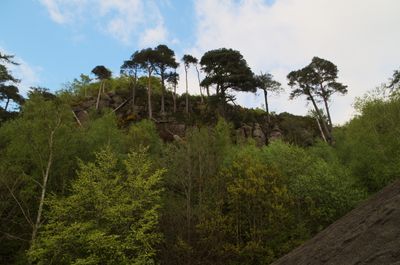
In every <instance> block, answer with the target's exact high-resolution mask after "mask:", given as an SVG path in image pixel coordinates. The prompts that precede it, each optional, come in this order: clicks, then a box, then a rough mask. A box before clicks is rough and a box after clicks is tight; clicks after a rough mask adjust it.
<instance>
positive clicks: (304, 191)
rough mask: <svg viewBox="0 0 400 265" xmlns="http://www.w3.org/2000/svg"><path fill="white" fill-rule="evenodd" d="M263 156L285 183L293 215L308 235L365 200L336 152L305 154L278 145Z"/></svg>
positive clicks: (319, 149)
mask: <svg viewBox="0 0 400 265" xmlns="http://www.w3.org/2000/svg"><path fill="white" fill-rule="evenodd" d="M321 154H324V155H323V156H322V157H321V156H320V155H321ZM263 156H265V159H266V163H268V164H270V165H271V166H272V167H273V168H275V169H276V170H277V171H278V172H280V173H281V174H282V175H283V176H284V177H285V178H286V179H287V185H288V189H289V191H290V196H291V198H293V200H294V202H295V204H296V207H295V208H294V209H293V210H294V214H295V216H297V218H300V219H301V220H302V221H303V222H304V225H305V226H306V228H307V229H308V230H309V233H310V234H313V233H315V232H318V231H319V230H321V229H322V228H324V227H326V226H327V225H328V224H330V223H332V222H333V221H334V220H336V219H338V218H339V217H341V216H342V215H343V214H345V213H346V212H348V211H349V210H350V209H352V208H353V207H354V206H355V205H356V204H357V203H358V202H359V201H360V200H362V199H363V198H364V196H365V193H364V192H363V190H362V189H360V188H358V187H357V186H356V183H355V179H354V178H352V176H351V175H350V174H349V172H348V171H347V170H346V168H345V167H343V166H341V165H340V163H339V159H338V158H337V157H336V155H335V151H334V150H333V149H332V148H331V147H329V146H326V145H325V144H322V143H321V144H320V145H318V146H317V147H316V148H314V149H313V148H312V149H310V150H304V149H302V148H299V147H296V146H291V145H287V144H284V143H282V142H279V141H278V142H274V143H272V144H271V145H270V146H268V147H265V148H264V154H263Z"/></svg>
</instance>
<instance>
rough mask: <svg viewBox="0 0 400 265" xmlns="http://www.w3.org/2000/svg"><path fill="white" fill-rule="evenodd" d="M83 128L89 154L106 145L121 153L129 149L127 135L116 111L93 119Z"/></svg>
mask: <svg viewBox="0 0 400 265" xmlns="http://www.w3.org/2000/svg"><path fill="white" fill-rule="evenodd" d="M83 129H84V130H83V132H82V133H83V137H84V142H85V148H86V154H87V155H90V154H93V153H95V152H98V151H100V150H101V149H103V148H104V147H105V146H109V147H111V149H112V150H114V151H118V152H121V153H123V152H124V151H126V150H127V149H128V148H127V146H126V141H127V137H126V135H125V134H124V133H123V132H122V131H121V130H120V129H119V127H118V122H117V118H116V116H115V113H110V112H108V113H107V112H106V113H105V114H104V115H103V116H101V117H98V118H94V119H92V121H91V122H90V123H89V124H87V126H86V127H85V128H83Z"/></svg>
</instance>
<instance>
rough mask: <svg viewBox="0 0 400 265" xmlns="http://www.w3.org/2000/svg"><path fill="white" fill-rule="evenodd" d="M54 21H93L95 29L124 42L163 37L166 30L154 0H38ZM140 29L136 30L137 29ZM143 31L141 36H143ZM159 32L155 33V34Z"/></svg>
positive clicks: (69, 22)
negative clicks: (96, 27)
mask: <svg viewBox="0 0 400 265" xmlns="http://www.w3.org/2000/svg"><path fill="white" fill-rule="evenodd" d="M40 2H41V3H42V5H44V6H45V7H46V8H47V10H48V12H49V14H50V17H51V19H52V20H53V21H55V22H56V23H59V24H74V25H77V24H78V23H77V22H79V23H80V24H82V23H84V22H85V21H86V22H87V21H90V22H93V21H94V22H95V24H97V25H98V29H99V31H101V32H104V33H106V34H108V35H110V36H112V37H113V38H115V39H117V40H118V41H120V42H121V43H123V44H125V45H129V44H131V43H132V41H133V39H134V38H135V37H139V38H138V39H139V42H140V43H142V42H143V40H146V39H151V38H155V37H158V39H159V40H161V41H165V40H166V38H167V36H166V35H167V30H166V29H165V27H164V23H163V17H162V15H161V13H160V11H159V8H158V5H157V4H156V2H155V1H154V0H40ZM138 32H139V33H138ZM142 34H144V36H142ZM157 34H158V35H157Z"/></svg>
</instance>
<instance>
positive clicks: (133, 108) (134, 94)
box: [132, 73, 137, 113]
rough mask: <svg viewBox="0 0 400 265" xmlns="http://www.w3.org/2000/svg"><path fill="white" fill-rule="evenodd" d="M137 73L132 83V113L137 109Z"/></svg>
mask: <svg viewBox="0 0 400 265" xmlns="http://www.w3.org/2000/svg"><path fill="white" fill-rule="evenodd" d="M136 80H137V77H136V73H135V78H134V80H133V81H132V113H135V111H136V108H135V96H136Z"/></svg>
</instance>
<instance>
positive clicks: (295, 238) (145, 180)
mask: <svg viewBox="0 0 400 265" xmlns="http://www.w3.org/2000/svg"><path fill="white" fill-rule="evenodd" d="M11 64H15V62H14V60H13V56H11V55H6V54H0V196H1V197H0V218H1V222H0V264H76V265H78V264H193V265H195V264H232V265H233V264H269V263H271V262H273V261H274V260H276V259H277V258H279V257H281V256H282V255H284V254H286V253H288V252H289V251H290V250H292V249H293V248H295V247H297V246H299V245H300V244H302V243H303V242H305V241H306V240H307V239H309V238H311V237H312V236H313V235H315V234H316V233H318V232H319V231H321V230H322V229H324V228H325V227H327V226H328V225H329V224H331V223H332V222H334V221H335V220H337V219H338V218H340V217H342V216H343V215H344V214H346V213H347V212H349V211H350V210H351V209H352V208H354V207H355V206H356V205H358V204H359V203H360V202H361V201H363V200H364V199H366V198H367V197H369V196H370V195H371V194H373V193H375V192H377V191H378V190H380V189H381V188H383V187H384V186H385V185H387V184H388V183H390V182H392V181H394V180H395V179H397V178H399V177H400V137H399V136H400V123H399V121H400V94H399V91H400V71H395V72H394V73H393V76H392V77H390V78H389V79H388V81H386V83H385V84H383V85H382V86H380V87H378V88H377V89H376V90H373V91H371V92H369V93H368V94H366V95H365V96H364V97H361V98H358V99H357V100H356V102H355V103H354V106H355V108H356V110H357V115H356V116H354V117H353V118H352V119H351V120H350V121H349V122H347V123H346V124H345V125H342V126H334V121H332V118H331V113H330V109H329V106H330V104H335V102H333V101H332V95H334V94H346V93H347V89H348V88H347V86H346V85H345V84H342V83H340V82H338V81H337V79H338V72H339V71H338V68H337V67H336V65H335V64H333V63H332V62H330V61H328V60H325V59H322V58H318V57H314V58H313V59H312V60H311V62H310V63H309V64H308V65H306V66H305V67H304V68H301V69H298V70H293V71H292V72H290V73H288V75H287V82H288V85H289V86H290V88H291V91H290V97H291V98H295V97H303V98H304V99H305V100H306V101H307V102H309V103H310V106H311V107H312V109H313V110H312V111H310V114H309V115H308V116H304V117H302V116H296V115H292V114H289V113H280V114H277V113H274V112H270V111H269V105H268V97H269V96H270V94H273V93H279V92H281V91H282V90H283V88H282V86H281V84H280V83H279V82H277V81H276V80H274V77H273V76H272V75H271V74H269V73H261V74H260V75H255V74H254V73H253V72H252V70H251V68H250V67H249V66H248V64H247V62H246V60H245V59H244V58H243V56H242V55H241V53H240V52H239V51H236V50H232V49H226V48H222V49H217V50H211V51H208V52H206V53H205V54H204V55H203V56H202V57H201V58H200V59H197V58H195V57H193V56H192V55H189V54H187V55H184V56H183V58H182V59H181V60H180V62H178V60H177V59H176V57H175V53H174V51H172V50H171V49H170V48H168V47H167V46H166V45H159V46H157V47H155V48H147V49H143V50H139V51H136V52H134V53H133V54H132V56H131V57H130V58H127V60H126V61H124V62H121V72H120V73H119V75H115V76H113V75H112V73H111V71H110V70H109V69H107V68H106V67H105V66H103V65H98V66H96V67H94V68H93V70H92V74H91V75H84V74H82V75H81V76H80V77H79V78H77V79H75V80H73V81H72V82H70V83H68V84H66V85H65V86H64V87H63V89H61V90H59V91H57V92H54V90H49V89H46V88H43V87H32V88H31V89H30V91H29V92H28V94H27V95H26V97H23V96H21V94H20V93H19V90H18V86H19V80H17V79H16V78H14V76H13V73H11V72H10V71H9V66H10V65H11ZM178 67H183V68H184V70H185V76H179V75H178V74H177V68H178ZM189 69H191V70H195V71H189ZM89 70H90V69H89ZM193 73H195V74H196V75H197V76H196V77H197V79H198V85H197V88H196V89H198V94H197V93H196V95H190V94H189V87H188V86H189V84H188V75H189V74H193ZM200 73H202V75H203V76H204V78H200V77H201V75H200ZM179 79H180V80H181V81H180V82H184V84H185V88H186V93H184V94H182V95H179V94H177V93H176V89H177V85H178V82H179ZM182 80H183V81H182ZM382 81H383V82H385V80H382ZM349 89H350V88H349ZM235 91H244V92H248V93H255V92H256V91H261V92H262V93H263V96H264V98H265V109H246V108H244V107H241V106H239V105H237V104H236V103H235Z"/></svg>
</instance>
